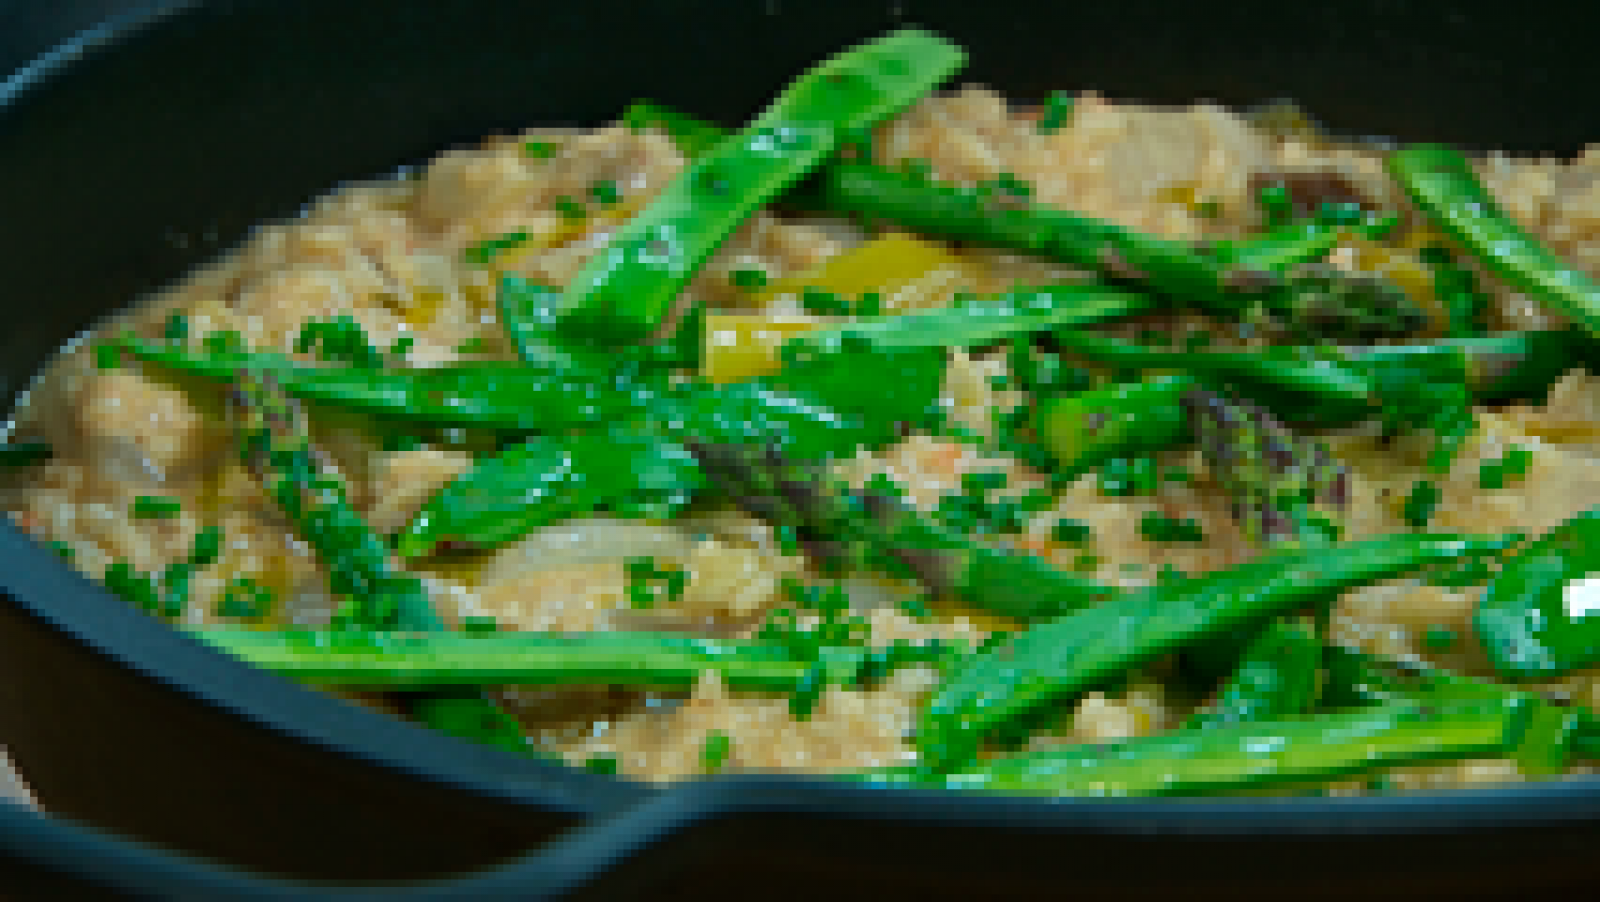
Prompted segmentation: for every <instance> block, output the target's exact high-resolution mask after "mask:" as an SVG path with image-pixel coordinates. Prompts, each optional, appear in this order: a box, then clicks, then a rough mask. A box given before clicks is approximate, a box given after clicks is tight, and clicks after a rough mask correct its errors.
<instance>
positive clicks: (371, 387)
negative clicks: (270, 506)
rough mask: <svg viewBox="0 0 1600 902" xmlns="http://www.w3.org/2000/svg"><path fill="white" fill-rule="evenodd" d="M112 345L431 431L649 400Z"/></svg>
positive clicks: (496, 372)
mask: <svg viewBox="0 0 1600 902" xmlns="http://www.w3.org/2000/svg"><path fill="white" fill-rule="evenodd" d="M119 341H120V344H121V346H122V347H123V348H125V349H126V350H128V351H129V352H131V353H133V354H134V355H135V356H137V357H139V358H141V359H143V360H148V361H150V362H152V363H156V364H159V365H161V366H164V367H170V368H172V369H174V370H177V371H179V372H183V373H190V374H193V375H196V376H201V377H203V378H206V379H208V380H213V381H217V382H223V383H232V382H233V381H234V380H235V377H236V374H237V373H238V372H239V371H240V370H242V369H250V370H253V371H256V372H269V373H271V374H272V377H273V379H274V380H275V381H276V383H277V384H278V386H279V387H280V388H282V389H283V391H285V392H287V393H289V394H291V395H293V396H295V397H297V398H301V399H304V400H306V401H312V402H316V403H319V404H330V405H335V406H338V407H341V408H345V409H348V410H355V411H360V412H363V413H369V414H373V415H375V416H382V417H389V418H394V419H400V420H405V421H407V422H418V423H428V424H430V425H435V426H455V427H476V428H482V429H496V430H505V431H513V432H538V431H546V430H550V431H554V430H557V429H563V428H572V427H577V426H590V425H595V424H597V423H603V422H606V421H608V420H614V419H617V418H619V417H622V416H624V415H626V414H629V413H633V412H635V411H638V410H641V409H644V408H645V407H646V406H648V404H649V403H650V402H651V401H652V400H653V399H654V398H655V396H656V393H655V392H653V391H652V390H651V389H650V388H648V387H646V386H642V385H641V386H629V387H627V388H621V387H617V386H614V385H611V384H608V383H607V381H606V380H605V379H604V378H603V377H599V376H596V375H594V374H593V373H589V372H588V371H581V370H580V371H578V372H573V371H572V370H562V369H555V368H549V369H545V368H536V367H529V366H522V365H519V364H515V363H493V362H484V363H463V364H454V365H451V366H440V367H425V368H417V369H373V368H369V367H350V366H306V365H303V364H299V363H296V362H294V361H293V360H291V359H289V358H288V357H284V356H283V355H280V354H272V353H265V352H263V353H241V352H221V353H212V352H205V351H190V350H186V349H184V348H180V347H176V346H171V345H165V344H160V343H156V342H147V341H144V340H143V339H140V338H137V337H135V336H132V335H127V336H124V337H123V338H122V339H120V340H119ZM602 372H603V371H602Z"/></svg>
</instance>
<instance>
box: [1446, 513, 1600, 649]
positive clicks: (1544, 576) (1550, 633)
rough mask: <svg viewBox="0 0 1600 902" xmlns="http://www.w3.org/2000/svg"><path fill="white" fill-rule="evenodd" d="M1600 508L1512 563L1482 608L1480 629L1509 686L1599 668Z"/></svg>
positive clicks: (1493, 582)
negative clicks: (1593, 576)
mask: <svg viewBox="0 0 1600 902" xmlns="http://www.w3.org/2000/svg"><path fill="white" fill-rule="evenodd" d="M1596 571H1600V508H1590V509H1589V510H1586V511H1584V512H1583V513H1581V514H1578V515H1577V516H1575V517H1573V518H1572V519H1570V520H1567V521H1566V522H1564V523H1562V524H1560V525H1558V526H1556V527H1555V528H1554V529H1551V530H1550V531H1549V532H1547V533H1545V535H1544V536H1543V537H1541V538H1540V539H1539V540H1538V541H1536V542H1534V543H1533V544H1531V545H1529V546H1528V547H1527V548H1526V549H1524V550H1523V551H1522V553H1521V554H1518V555H1517V556H1516V557H1514V558H1511V559H1510V560H1509V561H1507V562H1506V564H1505V565H1504V568H1503V569H1502V570H1501V571H1500V573H1498V574H1496V575H1495V577H1494V578H1493V579H1492V580H1490V582H1489V586H1488V588H1487V589H1485V590H1484V592H1483V596H1482V597H1481V598H1480V599H1479V602H1478V611H1477V614H1476V617H1475V621H1474V622H1475V625H1476V627H1477V631H1478V638H1479V640H1480V641H1481V642H1482V643H1483V647H1484V650H1485V651H1486V652H1487V653H1488V655H1489V660H1490V661H1491V662H1492V663H1493V664H1494V667H1495V670H1497V671H1498V672H1499V673H1500V674H1501V675H1502V676H1504V677H1506V678H1508V679H1539V678H1544V679H1547V678H1550V677H1553V676H1557V675H1559V674H1563V673H1567V672H1569V671H1572V670H1576V669H1578V668H1580V667H1589V666H1592V665H1594V664H1596V663H1600V616H1597V615H1596V612H1597V611H1600V581H1596V580H1593V579H1589V577H1590V575H1591V574H1594V573H1595V572H1596Z"/></svg>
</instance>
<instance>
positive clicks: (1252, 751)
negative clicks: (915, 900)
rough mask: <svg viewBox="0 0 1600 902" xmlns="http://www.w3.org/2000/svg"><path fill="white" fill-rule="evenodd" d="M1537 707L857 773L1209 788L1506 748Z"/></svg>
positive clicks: (1051, 787)
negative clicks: (943, 769)
mask: <svg viewBox="0 0 1600 902" xmlns="http://www.w3.org/2000/svg"><path fill="white" fill-rule="evenodd" d="M1530 707H1531V706H1530V705H1528V704H1527V703H1526V701H1525V700H1521V699H1504V700H1498V701H1479V702H1477V703H1472V704H1467V703H1463V704H1456V705H1426V704H1419V703H1417V702H1411V701H1401V702H1392V703H1389V704H1384V705H1378V706H1375V707H1371V708H1359V709H1356V710H1353V711H1344V712H1339V713H1335V714H1327V715H1323V716H1320V717H1312V718H1304V719H1298V720H1278V721H1271V722H1265V723H1245V724H1233V725H1229V726H1219V727H1217V728H1215V729H1210V730H1182V731H1178V732H1174V733H1166V734H1162V735H1157V736H1148V737H1141V738H1139V739H1130V740H1126V741H1123V742H1115V743H1104V744H1099V743H1097V744H1090V745H1075V746H1067V747H1063V748H1059V749H1052V750H1049V751H1044V752H1035V753H1032V754H1026V755H1019V756H1016V757H1010V758H995V759H991V760H989V761H985V762H983V763H982V764H980V765H978V766H975V767H972V768H966V769H962V770H960V771H958V772H954V773H949V774H944V775H938V774H935V773H933V772H930V771H927V770H922V769H913V768H901V769H897V770H886V771H874V772H867V773H864V774H858V775H851V776H850V777H849V779H853V780H858V781H863V782H868V783H878V784H891V785H893V784H902V785H908V784H909V785H916V784H926V785H936V786H944V787H947V788H950V789H976V790H989V791H997V792H1013V793H1027V794H1035V795H1040V794H1042V795H1059V796H1095V797H1112V796H1167V795H1207V794H1216V793H1223V792H1231V791H1238V790H1243V789H1253V788H1259V787H1263V786H1270V785H1274V784H1280V783H1286V782H1298V781H1321V780H1329V779H1333V778H1337V777H1340V776H1344V775H1346V774H1353V773H1361V772H1363V771H1370V770H1375V769H1379V768H1385V767H1393V766H1397V765H1407V764H1420V763H1423V762H1427V761H1437V760H1440V759H1450V758H1472V757H1482V756H1490V755H1496V754H1503V753H1506V752H1509V751H1511V750H1512V749H1514V748H1515V747H1516V745H1517V743H1518V742H1519V740H1520V739H1521V737H1522V735H1523V733H1524V731H1525V730H1526V729H1527V724H1528V720H1529V713H1530Z"/></svg>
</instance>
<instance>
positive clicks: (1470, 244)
mask: <svg viewBox="0 0 1600 902" xmlns="http://www.w3.org/2000/svg"><path fill="white" fill-rule="evenodd" d="M1386 165H1387V167H1388V169H1389V174H1390V175H1392V176H1393V177H1394V178H1395V180H1396V181H1398V182H1399V183H1400V185H1401V187H1403V188H1405V190H1406V193H1407V194H1409V195H1410V196H1411V199H1412V200H1413V201H1415V202H1416V204H1417V206H1418V207H1421V208H1422V210H1423V212H1425V213H1427V214H1428V217H1429V218H1430V219H1432V220H1433V221H1434V223H1436V224H1437V225H1438V226H1439V227H1440V228H1441V229H1443V230H1444V231H1445V233H1446V234H1448V235H1450V236H1451V237H1452V238H1454V239H1456V240H1457V241H1458V242H1460V243H1461V244H1462V245H1463V246H1464V247H1466V248H1467V249H1468V250H1470V251H1472V253H1474V254H1476V255H1477V257H1478V259H1479V260H1482V261H1483V263H1484V265H1485V266H1487V267H1488V268H1489V269H1490V270H1491V271H1492V272H1494V273H1495V274H1496V275H1498V276H1500V277H1501V278H1503V279H1505V280H1506V281H1507V282H1509V283H1511V284H1512V285H1513V286H1515V287H1517V288H1519V289H1521V290H1523V291H1526V292H1528V293H1529V294H1531V295H1532V296H1533V297H1534V298H1535V299H1536V300H1538V301H1539V302H1540V303H1541V304H1544V305H1545V306H1547V307H1549V308H1551V309H1552V310H1554V311H1555V312H1556V313H1560V314H1562V315H1564V316H1568V317H1571V318H1572V319H1573V320H1575V321H1577V322H1579V323H1581V324H1582V325H1583V327H1584V328H1585V329H1587V330H1588V332H1589V334H1590V335H1592V336H1595V337H1600V285H1597V284H1596V283H1595V282H1594V280H1592V279H1590V278H1589V277H1588V276H1587V275H1585V274H1584V273H1582V272H1580V271H1579V270H1578V269H1576V268H1575V267H1573V266H1571V265H1569V264H1567V263H1566V262H1565V261H1563V260H1562V259H1561V258H1560V257H1558V256H1556V254H1554V253H1553V252H1551V251H1550V250H1549V249H1548V248H1546V247H1545V246H1544V245H1543V244H1541V243H1539V241H1537V240H1536V239H1534V238H1533V237H1532V236H1530V235H1529V234H1528V233H1527V232H1525V231H1523V230H1522V229H1521V228H1520V227H1518V226H1517V224H1516V223H1515V222H1514V221H1513V220H1512V219H1511V217H1510V216H1508V215H1507V214H1506V213H1505V212H1504V211H1503V210H1501V209H1500V207H1499V205H1498V204H1496V203H1495V201H1494V198H1493V197H1491V196H1490V194H1489V192H1488V191H1487V190H1486V189H1485V188H1484V186H1483V184H1482V183H1481V182H1480V181H1478V178H1477V176H1476V175H1474V174H1473V171H1472V167H1471V166H1470V165H1469V164H1468V162H1467V159H1466V157H1464V156H1462V155H1461V153H1460V152H1459V151H1456V150H1453V149H1451V148H1449V147H1444V146H1441V145H1437V144H1417V145H1413V146H1411V147H1406V148H1403V149H1401V150H1398V151H1395V152H1394V153H1392V154H1389V156H1388V158H1387V160H1386Z"/></svg>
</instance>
